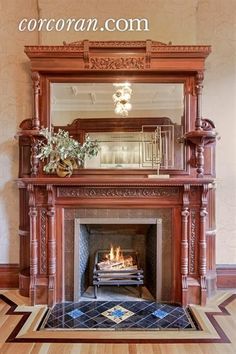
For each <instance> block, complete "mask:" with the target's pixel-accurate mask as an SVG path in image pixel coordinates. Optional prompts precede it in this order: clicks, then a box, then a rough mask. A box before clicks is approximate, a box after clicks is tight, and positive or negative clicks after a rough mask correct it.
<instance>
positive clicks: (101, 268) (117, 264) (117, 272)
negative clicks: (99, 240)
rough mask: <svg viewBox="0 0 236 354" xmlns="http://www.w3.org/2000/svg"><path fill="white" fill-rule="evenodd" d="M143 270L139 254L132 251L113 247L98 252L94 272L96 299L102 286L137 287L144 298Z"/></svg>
mask: <svg viewBox="0 0 236 354" xmlns="http://www.w3.org/2000/svg"><path fill="white" fill-rule="evenodd" d="M143 278H144V276H143V269H141V268H140V266H139V259H138V253H137V252H136V251H134V250H132V249H124V250H121V248H120V247H119V246H118V247H113V246H112V245H111V248H110V250H98V251H97V252H96V255H95V263H94V270H93V285H94V297H95V298H97V289H98V287H99V286H100V285H116V286H120V285H122V286H124V285H136V286H138V287H139V294H140V297H142V285H143Z"/></svg>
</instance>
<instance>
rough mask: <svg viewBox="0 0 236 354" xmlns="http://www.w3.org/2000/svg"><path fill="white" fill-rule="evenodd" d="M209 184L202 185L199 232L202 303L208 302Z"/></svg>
mask: <svg viewBox="0 0 236 354" xmlns="http://www.w3.org/2000/svg"><path fill="white" fill-rule="evenodd" d="M208 189H209V186H208V185H207V184H204V185H203V187H202V196H201V208H200V234H199V276H200V286H201V299H200V300H201V305H205V304H206V295H207V289H206V271H207V265H206V255H207V254H206V246H207V243H206V220H207V214H208V213H207V203H208V200H207V196H208Z"/></svg>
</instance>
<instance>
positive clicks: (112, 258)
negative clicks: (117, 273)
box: [106, 245, 134, 269]
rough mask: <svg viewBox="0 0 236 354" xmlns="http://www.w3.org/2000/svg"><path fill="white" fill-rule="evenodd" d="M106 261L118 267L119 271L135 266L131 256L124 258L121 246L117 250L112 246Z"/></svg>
mask: <svg viewBox="0 0 236 354" xmlns="http://www.w3.org/2000/svg"><path fill="white" fill-rule="evenodd" d="M106 259H107V260H108V262H110V263H111V264H114V265H115V266H117V268H118V269H122V268H127V267H131V266H133V265H134V261H133V257H132V256H130V255H129V256H126V257H124V255H123V252H122V251H121V248H120V246H118V247H116V248H115V247H113V245H111V248H110V252H109V253H108V254H107V255H106Z"/></svg>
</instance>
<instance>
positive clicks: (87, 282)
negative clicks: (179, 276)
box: [64, 208, 173, 301]
mask: <svg viewBox="0 0 236 354" xmlns="http://www.w3.org/2000/svg"><path fill="white" fill-rule="evenodd" d="M85 215H86V217H84V216H85ZM78 216H79V217H78ZM104 216H105V217H104ZM124 216H126V217H124ZM64 232H65V247H64V252H65V255H64V259H65V263H64V269H65V273H64V281H65V300H67V301H72V300H73V301H78V300H79V299H80V298H81V297H82V296H83V293H85V292H86V289H88V288H89V287H91V286H93V285H95V284H94V282H93V280H94V268H95V258H96V254H97V252H98V251H99V250H101V249H102V250H108V249H109V248H110V245H111V244H112V245H114V246H118V245H119V246H120V248H121V249H122V250H127V249H129V250H133V251H134V252H136V253H137V254H138V258H139V269H138V270H142V274H141V275H142V277H141V278H140V280H142V282H143V285H144V286H145V288H147V290H148V292H149V293H150V294H151V296H152V298H153V299H155V300H158V301H160V300H163V301H171V296H172V294H171V290H170V289H171V286H172V285H171V281H172V271H171V269H172V268H173V261H172V242H171V239H172V221H171V210H170V209H168V208H167V209H163V210H161V209H130V208H129V209H128V208H125V209H79V210H76V209H74V210H69V209H68V210H67V211H66V212H65V231H64ZM166 270H168V271H166ZM137 273H138V272H137ZM131 278H132V277H131ZM137 279H138V275H137V274H136V281H137ZM142 282H141V281H140V282H138V283H136V284H135V285H142ZM96 285H102V284H96ZM107 285H108V284H107ZM119 285H121V284H119ZM125 285H128V284H125ZM130 285H132V284H130ZM98 298H99V292H98Z"/></svg>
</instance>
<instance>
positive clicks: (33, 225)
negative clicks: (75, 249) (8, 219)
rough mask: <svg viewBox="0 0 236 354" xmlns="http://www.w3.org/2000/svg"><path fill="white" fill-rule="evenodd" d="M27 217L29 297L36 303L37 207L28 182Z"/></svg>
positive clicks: (31, 187) (33, 193) (31, 186)
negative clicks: (28, 220)
mask: <svg viewBox="0 0 236 354" xmlns="http://www.w3.org/2000/svg"><path fill="white" fill-rule="evenodd" d="M27 189H28V192H29V217H30V291H29V293H30V299H31V305H35V303H36V277H37V273H38V240H37V214H38V212H37V208H36V206H35V191H34V186H33V185H32V184H29V185H28V187H27Z"/></svg>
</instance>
